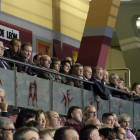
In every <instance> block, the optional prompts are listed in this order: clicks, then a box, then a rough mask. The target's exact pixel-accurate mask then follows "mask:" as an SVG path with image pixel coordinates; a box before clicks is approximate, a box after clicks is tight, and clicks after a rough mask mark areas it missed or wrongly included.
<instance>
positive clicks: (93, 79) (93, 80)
mask: <svg viewBox="0 0 140 140" xmlns="http://www.w3.org/2000/svg"><path fill="white" fill-rule="evenodd" d="M89 81H91V82H95V81H97V80H96V79H95V78H94V77H91V79H89ZM97 82H99V81H97ZM100 83H101V84H103V85H104V82H103V81H102V80H101V82H100Z"/></svg>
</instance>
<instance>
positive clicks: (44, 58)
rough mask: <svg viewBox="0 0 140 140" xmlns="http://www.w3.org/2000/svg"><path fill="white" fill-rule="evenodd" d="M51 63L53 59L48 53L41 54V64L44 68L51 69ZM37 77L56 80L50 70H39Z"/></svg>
mask: <svg viewBox="0 0 140 140" xmlns="http://www.w3.org/2000/svg"><path fill="white" fill-rule="evenodd" d="M51 63H52V61H51V58H50V56H48V55H42V56H41V58H40V65H41V67H42V68H45V69H49V68H50V65H51ZM49 70H50V69H49ZM37 77H40V78H44V79H47V80H51V79H52V80H54V76H53V74H51V73H49V72H45V71H39V73H38V75H37Z"/></svg>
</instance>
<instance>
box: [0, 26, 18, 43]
mask: <svg viewBox="0 0 140 140" xmlns="http://www.w3.org/2000/svg"><path fill="white" fill-rule="evenodd" d="M0 38H2V39H4V40H8V41H10V40H11V39H12V38H18V39H19V31H18V30H15V29H12V28H8V27H6V26H3V25H0Z"/></svg>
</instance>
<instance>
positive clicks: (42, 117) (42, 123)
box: [38, 113, 46, 128]
mask: <svg viewBox="0 0 140 140" xmlns="http://www.w3.org/2000/svg"><path fill="white" fill-rule="evenodd" d="M38 122H39V124H40V126H41V128H45V126H46V118H45V115H44V113H41V114H40V115H39V118H38Z"/></svg>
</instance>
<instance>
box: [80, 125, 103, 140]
mask: <svg viewBox="0 0 140 140" xmlns="http://www.w3.org/2000/svg"><path fill="white" fill-rule="evenodd" d="M79 136H80V140H102V138H101V137H100V136H99V132H98V129H97V127H96V126H94V125H87V126H85V127H83V128H82V129H81V130H80V135H79Z"/></svg>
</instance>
